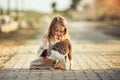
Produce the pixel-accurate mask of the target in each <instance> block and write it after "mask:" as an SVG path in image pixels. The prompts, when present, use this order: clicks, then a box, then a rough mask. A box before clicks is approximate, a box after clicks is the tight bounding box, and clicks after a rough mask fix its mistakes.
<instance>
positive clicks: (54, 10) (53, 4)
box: [51, 2, 57, 12]
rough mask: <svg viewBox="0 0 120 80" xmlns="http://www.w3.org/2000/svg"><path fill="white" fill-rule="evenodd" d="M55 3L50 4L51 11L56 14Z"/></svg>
mask: <svg viewBox="0 0 120 80" xmlns="http://www.w3.org/2000/svg"><path fill="white" fill-rule="evenodd" d="M56 5H57V4H56V2H53V3H52V4H51V6H52V9H53V12H56V11H57V10H56Z"/></svg>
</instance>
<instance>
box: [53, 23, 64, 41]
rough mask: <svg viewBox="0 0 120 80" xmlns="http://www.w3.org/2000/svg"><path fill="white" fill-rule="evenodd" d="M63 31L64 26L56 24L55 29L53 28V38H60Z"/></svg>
mask: <svg viewBox="0 0 120 80" xmlns="http://www.w3.org/2000/svg"><path fill="white" fill-rule="evenodd" d="M64 33H65V27H63V26H61V25H58V26H56V29H55V38H56V39H58V40H61V39H62V36H63V35H64Z"/></svg>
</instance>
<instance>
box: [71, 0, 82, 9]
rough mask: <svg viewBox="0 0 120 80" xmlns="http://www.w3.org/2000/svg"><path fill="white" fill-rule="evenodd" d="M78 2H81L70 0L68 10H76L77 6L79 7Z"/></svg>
mask: <svg viewBox="0 0 120 80" xmlns="http://www.w3.org/2000/svg"><path fill="white" fill-rule="evenodd" d="M80 1H81V0H72V4H71V6H70V8H71V9H73V10H77V6H78V5H79V2H80Z"/></svg>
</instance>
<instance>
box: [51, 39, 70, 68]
mask: <svg viewBox="0 0 120 80" xmlns="http://www.w3.org/2000/svg"><path fill="white" fill-rule="evenodd" d="M51 57H53V58H56V59H58V60H60V61H61V62H62V63H63V65H64V67H65V69H66V59H67V57H68V59H69V61H70V69H71V60H72V46H71V43H70V41H69V40H68V39H66V40H64V41H61V42H57V43H56V44H55V45H53V47H52V48H51Z"/></svg>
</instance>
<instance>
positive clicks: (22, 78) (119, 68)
mask: <svg viewBox="0 0 120 80" xmlns="http://www.w3.org/2000/svg"><path fill="white" fill-rule="evenodd" d="M38 37H39V36H38ZM39 40H40V38H39V39H36V40H32V41H30V42H29V43H28V44H26V45H25V46H21V48H20V50H19V51H18V53H17V54H16V55H15V56H14V57H13V58H12V59H11V60H10V61H9V62H7V63H6V65H5V66H4V68H2V70H0V80H120V49H119V48H120V41H119V40H111V41H110V42H109V41H108V42H107V43H106V42H105V43H104V42H103V43H93V42H91V41H85V40H84V41H82V40H80V41H79V40H78V41H75V40H74V39H72V44H73V67H72V70H66V71H63V70H47V69H46V70H29V65H30V62H31V61H32V60H34V59H35V58H36V57H37V54H36V51H37V49H38V47H39V44H40V41H39ZM76 40H77V39H76ZM38 42H39V43H38Z"/></svg>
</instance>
